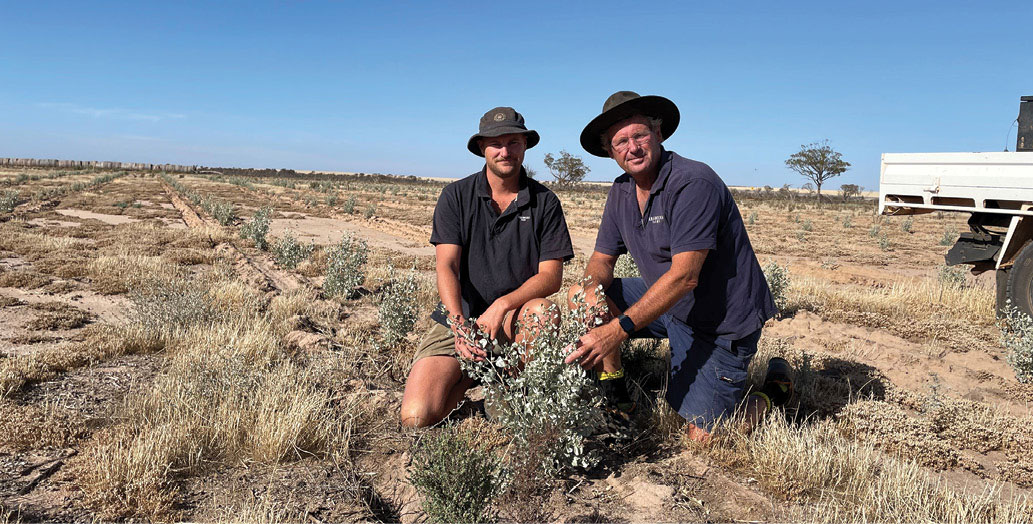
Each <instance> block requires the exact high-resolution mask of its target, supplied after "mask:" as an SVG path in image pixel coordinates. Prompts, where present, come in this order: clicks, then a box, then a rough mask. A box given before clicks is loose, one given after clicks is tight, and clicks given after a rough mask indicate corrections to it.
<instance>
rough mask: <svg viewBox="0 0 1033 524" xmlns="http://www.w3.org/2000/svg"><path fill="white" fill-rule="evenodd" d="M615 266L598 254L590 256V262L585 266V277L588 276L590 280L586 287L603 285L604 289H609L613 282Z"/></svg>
mask: <svg viewBox="0 0 1033 524" xmlns="http://www.w3.org/2000/svg"><path fill="white" fill-rule="evenodd" d="M613 266H614V265H613V264H611V263H610V262H609V261H608V260H606V259H603V258H600V257H596V256H592V257H591V258H589V259H588V264H587V265H586V266H585V278H588V279H589V280H590V282H589V283H587V284H586V286H585V287H586V288H587V287H588V286H591V287H592V288H595V287H596V286H603V289H609V287H610V284H611V283H612V282H613Z"/></svg>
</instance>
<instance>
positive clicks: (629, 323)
mask: <svg viewBox="0 0 1033 524" xmlns="http://www.w3.org/2000/svg"><path fill="white" fill-rule="evenodd" d="M617 322H619V323H620V325H621V329H623V330H624V332H625V333H627V334H628V335H631V334H632V333H634V332H635V321H634V320H631V317H629V316H628V315H625V314H621V316H619V317H617Z"/></svg>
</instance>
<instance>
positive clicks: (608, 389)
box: [599, 369, 635, 419]
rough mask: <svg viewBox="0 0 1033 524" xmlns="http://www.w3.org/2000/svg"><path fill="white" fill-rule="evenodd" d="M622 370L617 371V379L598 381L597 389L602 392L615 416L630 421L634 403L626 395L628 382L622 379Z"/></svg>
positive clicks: (628, 394)
mask: <svg viewBox="0 0 1033 524" xmlns="http://www.w3.org/2000/svg"><path fill="white" fill-rule="evenodd" d="M623 371H624V370H623V369H622V370H621V371H619V372H618V373H620V376H619V377H616V378H606V379H602V378H601V379H600V380H599V389H600V390H602V393H603V398H605V399H606V403H607V404H609V406H610V407H612V408H613V410H614V411H616V413H615V415H618V416H620V417H621V418H624V419H630V418H631V415H632V413H633V412H634V411H635V401H634V400H632V399H631V394H630V393H628V382H627V380H628V379H626V378H624V373H623Z"/></svg>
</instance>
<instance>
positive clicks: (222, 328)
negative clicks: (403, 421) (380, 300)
mask: <svg viewBox="0 0 1033 524" xmlns="http://www.w3.org/2000/svg"><path fill="white" fill-rule="evenodd" d="M272 331H273V327H272V326H270V325H269V324H268V323H267V322H264V321H259V322H257V323H256V322H255V321H254V319H247V318H240V319H234V320H233V322H232V323H229V324H226V325H219V326H216V327H215V328H214V329H212V328H203V329H193V330H191V331H189V332H187V333H185V334H183V336H182V337H178V338H176V339H175V340H173V341H172V342H171V343H170V345H169V348H168V351H169V353H170V355H171V356H170V363H169V368H168V369H167V370H166V371H165V372H164V373H163V374H162V375H160V376H159V377H158V378H157V379H156V380H155V381H154V384H153V386H152V387H151V388H150V390H149V391H147V392H145V393H143V394H141V395H140V396H139V397H136V398H135V399H133V400H132V401H131V402H130V403H129V404H128V405H127V408H126V413H125V420H126V423H125V424H124V425H123V427H122V429H121V430H120V431H119V432H117V433H114V435H113V437H112V438H111V440H109V441H102V442H99V443H98V444H97V446H96V447H94V448H92V450H91V453H92V455H91V456H92V459H91V460H92V461H94V462H96V463H97V464H98V467H97V468H95V470H93V471H86V472H85V475H86V477H85V481H84V489H85V491H87V493H88V494H89V500H91V501H92V502H93V503H94V504H95V506H96V507H97V508H98V509H100V510H101V511H103V512H104V514H105V515H109V516H125V515H137V516H146V517H155V516H159V515H161V514H162V513H163V512H167V511H168V510H169V507H168V506H167V504H166V501H168V500H171V498H169V497H174V494H175V493H174V488H173V482H174V481H175V479H176V478H177V477H178V476H182V475H191V474H196V473H199V472H201V471H203V470H204V468H206V467H207V466H208V465H211V464H213V463H222V464H235V463H239V462H241V461H243V462H250V461H254V462H261V463H276V462H282V461H285V460H294V459H298V458H301V457H305V456H312V455H317V456H331V457H333V458H334V460H336V461H346V460H347V456H348V451H349V447H350V445H351V439H352V435H353V433H354V432H355V427H356V420H358V419H359V418H361V417H363V416H364V415H363V413H364V411H363V410H365V409H366V407H365V402H363V399H362V398H361V395H353V396H351V397H348V398H347V399H345V400H343V401H339V402H337V403H336V404H335V403H334V402H332V401H331V400H332V399H331V398H330V397H329V395H328V392H327V390H326V389H323V388H320V387H317V384H316V382H315V380H314V378H313V377H312V376H311V375H310V374H309V373H308V372H306V371H305V370H303V369H301V368H299V367H298V366H296V365H295V364H293V363H291V362H290V361H288V360H285V359H286V355H283V354H282V353H281V352H279V351H278V349H279V348H278V340H277V339H276V338H275V337H274V336H272ZM152 443H153V444H152ZM142 445H146V451H151V452H153V450H154V449H155V448H156V447H159V446H160V448H161V453H160V454H159V455H158V456H157V457H156V458H155V457H154V456H149V455H147V454H146V453H137V451H136V449H137V448H138V447H140V446H142ZM138 478H142V479H146V480H147V482H146V483H145V484H144V485H143V486H142V487H141V486H139V485H138V484H139V483H138V482H137V480H136V479H138ZM140 499H147V500H151V501H155V502H154V503H148V504H143V505H142V506H140V507H139V508H138V507H136V506H137V504H134V503H132V502H131V501H133V500H140Z"/></svg>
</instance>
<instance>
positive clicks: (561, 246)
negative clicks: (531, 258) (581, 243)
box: [538, 193, 574, 262]
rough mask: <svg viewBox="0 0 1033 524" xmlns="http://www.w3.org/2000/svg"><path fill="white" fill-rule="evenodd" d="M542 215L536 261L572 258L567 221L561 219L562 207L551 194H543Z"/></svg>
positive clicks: (572, 251)
mask: <svg viewBox="0 0 1033 524" xmlns="http://www.w3.org/2000/svg"><path fill="white" fill-rule="evenodd" d="M544 200H545V202H544V204H545V205H544V206H543V209H542V211H543V213H542V227H541V233H540V238H539V241H538V245H539V246H540V249H539V254H538V261H539V262H543V261H545V260H554V259H557V258H560V259H563V261H564V262H566V261H567V260H570V259H572V258H574V245H573V244H572V243H571V242H570V231H569V230H568V229H567V219H566V218H564V217H563V206H561V205H560V199H559V198H557V197H556V195H555V194H553V193H545V199H544Z"/></svg>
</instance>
